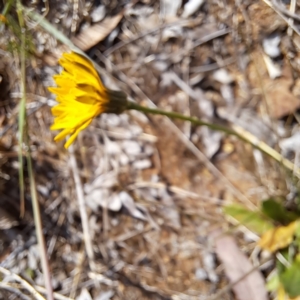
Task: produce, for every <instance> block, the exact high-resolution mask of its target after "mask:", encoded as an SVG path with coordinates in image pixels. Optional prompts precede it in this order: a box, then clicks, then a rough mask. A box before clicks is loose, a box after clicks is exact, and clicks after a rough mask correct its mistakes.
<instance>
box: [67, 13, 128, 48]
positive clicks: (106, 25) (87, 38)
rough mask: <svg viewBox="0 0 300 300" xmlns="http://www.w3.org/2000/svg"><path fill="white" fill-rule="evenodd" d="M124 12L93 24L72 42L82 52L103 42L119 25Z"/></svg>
mask: <svg viewBox="0 0 300 300" xmlns="http://www.w3.org/2000/svg"><path fill="white" fill-rule="evenodd" d="M123 14H124V12H123V11H121V12H120V13H119V14H117V15H115V16H113V17H107V18H105V19H104V21H102V22H101V23H99V24H95V25H93V26H91V27H89V28H87V29H85V30H83V31H82V32H80V33H79V34H78V35H77V36H76V37H75V38H73V39H72V42H73V43H74V45H75V46H77V47H78V48H80V49H81V50H82V51H87V50H88V49H90V48H91V47H93V46H95V45H96V44H98V43H99V42H101V41H103V40H104V39H105V38H106V37H107V36H108V35H109V34H110V33H111V32H112V31H113V30H114V29H115V28H116V26H117V25H118V24H119V22H120V21H121V20H122V18H123Z"/></svg>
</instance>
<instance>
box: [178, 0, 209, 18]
mask: <svg viewBox="0 0 300 300" xmlns="http://www.w3.org/2000/svg"><path fill="white" fill-rule="evenodd" d="M203 3H204V0H189V1H188V2H187V3H186V4H185V5H184V9H183V13H182V17H183V18H188V17H190V16H191V15H192V14H194V13H195V12H196V11H197V10H198V9H199V8H200V6H201V5H202V4H203Z"/></svg>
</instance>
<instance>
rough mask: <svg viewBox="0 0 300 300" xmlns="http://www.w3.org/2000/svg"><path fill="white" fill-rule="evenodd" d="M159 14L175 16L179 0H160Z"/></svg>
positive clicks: (179, 4)
mask: <svg viewBox="0 0 300 300" xmlns="http://www.w3.org/2000/svg"><path fill="white" fill-rule="evenodd" d="M160 3H161V11H160V13H161V15H162V16H163V17H165V18H170V17H175V16H176V15H177V12H178V10H179V8H180V6H181V0H161V1H160Z"/></svg>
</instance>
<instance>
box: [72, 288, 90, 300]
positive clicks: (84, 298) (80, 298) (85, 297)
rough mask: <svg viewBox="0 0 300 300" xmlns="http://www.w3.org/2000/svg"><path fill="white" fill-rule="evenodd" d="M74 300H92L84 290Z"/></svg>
mask: <svg viewBox="0 0 300 300" xmlns="http://www.w3.org/2000/svg"><path fill="white" fill-rule="evenodd" d="M76 300H92V296H91V295H90V293H89V292H88V290H87V289H86V288H84V289H82V290H81V293H80V295H79V296H78V297H76Z"/></svg>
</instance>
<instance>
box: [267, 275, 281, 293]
mask: <svg viewBox="0 0 300 300" xmlns="http://www.w3.org/2000/svg"><path fill="white" fill-rule="evenodd" d="M279 283H280V281H279V276H278V274H277V273H274V274H273V275H272V276H271V277H270V278H269V280H268V282H267V284H266V288H267V290H268V291H269V292H275V291H276V290H277V289H278V287H279Z"/></svg>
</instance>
